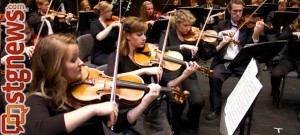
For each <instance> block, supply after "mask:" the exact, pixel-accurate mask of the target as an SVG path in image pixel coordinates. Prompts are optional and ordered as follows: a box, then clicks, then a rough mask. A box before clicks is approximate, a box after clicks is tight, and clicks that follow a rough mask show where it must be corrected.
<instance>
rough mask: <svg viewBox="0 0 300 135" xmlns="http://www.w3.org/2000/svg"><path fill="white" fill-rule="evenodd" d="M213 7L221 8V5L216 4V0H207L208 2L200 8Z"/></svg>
mask: <svg viewBox="0 0 300 135" xmlns="http://www.w3.org/2000/svg"><path fill="white" fill-rule="evenodd" d="M211 7H212V8H213V9H220V8H221V6H220V5H217V4H214V0H206V4H203V5H201V6H200V8H211Z"/></svg>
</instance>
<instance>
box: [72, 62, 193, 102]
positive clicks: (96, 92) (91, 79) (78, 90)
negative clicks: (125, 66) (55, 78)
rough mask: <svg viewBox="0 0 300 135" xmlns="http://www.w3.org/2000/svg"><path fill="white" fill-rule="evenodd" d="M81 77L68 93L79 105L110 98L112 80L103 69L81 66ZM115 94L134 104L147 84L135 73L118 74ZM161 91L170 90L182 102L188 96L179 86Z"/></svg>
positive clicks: (120, 98)
mask: <svg viewBox="0 0 300 135" xmlns="http://www.w3.org/2000/svg"><path fill="white" fill-rule="evenodd" d="M81 69H82V70H81V73H82V79H81V80H80V81H79V82H77V83H75V84H74V86H73V87H72V88H71V90H70V93H71V96H72V97H73V98H74V100H75V101H77V102H78V103H79V104H81V105H87V104H92V103H97V102H101V101H107V100H109V99H110V95H111V90H112V85H113V81H112V78H111V77H108V76H106V75H105V74H104V73H103V71H99V70H96V69H93V68H88V67H84V66H82V68H81ZM116 85H117V91H116V96H117V97H118V99H119V101H120V102H122V103H124V104H127V105H136V104H138V103H139V102H140V101H141V99H142V98H143V96H144V94H145V93H146V91H148V89H149V88H148V87H147V84H144V81H143V79H142V78H141V77H139V76H137V75H126V76H120V77H118V80H117V83H116ZM161 92H171V94H170V95H171V97H172V98H174V100H175V101H176V102H179V103H183V101H184V99H185V98H187V97H188V96H189V93H188V92H186V91H185V92H182V91H181V90H180V88H179V87H172V88H167V87H161Z"/></svg>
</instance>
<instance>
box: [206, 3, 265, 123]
mask: <svg viewBox="0 0 300 135" xmlns="http://www.w3.org/2000/svg"><path fill="white" fill-rule="evenodd" d="M243 5H244V2H243V1H242V0H231V1H230V3H229V5H228V9H227V10H228V12H229V13H230V15H231V18H230V19H227V20H223V21H220V22H219V24H218V26H217V27H216V30H217V31H218V32H219V33H218V34H219V36H223V40H222V41H221V42H220V43H219V44H216V50H217V52H216V53H214V54H212V56H214V59H213V61H212V64H211V69H213V70H214V74H213V75H211V76H209V86H210V96H209V100H210V112H208V113H207V114H206V115H205V118H206V119H207V120H212V119H215V118H216V117H217V116H218V115H219V114H220V112H221V106H222V105H221V103H222V100H221V99H222V98H221V89H222V85H223V82H224V81H225V80H227V79H228V78H229V77H230V76H231V75H232V74H235V75H236V76H238V77H241V76H242V74H243V72H244V70H245V68H246V67H235V68H231V69H228V68H227V66H228V64H229V63H230V62H231V61H232V60H233V59H234V58H235V56H236V55H237V54H238V53H239V51H240V50H241V49H243V47H244V46H245V45H246V44H248V43H253V42H255V43H256V42H258V41H259V36H260V32H261V31H262V30H263V29H264V23H263V22H262V21H258V22H257V23H256V26H255V28H254V31H252V30H250V29H245V28H241V29H238V28H237V25H238V23H239V20H240V18H241V17H242V14H243V7H244V6H243ZM231 39H234V40H239V41H240V43H234V42H230V41H231Z"/></svg>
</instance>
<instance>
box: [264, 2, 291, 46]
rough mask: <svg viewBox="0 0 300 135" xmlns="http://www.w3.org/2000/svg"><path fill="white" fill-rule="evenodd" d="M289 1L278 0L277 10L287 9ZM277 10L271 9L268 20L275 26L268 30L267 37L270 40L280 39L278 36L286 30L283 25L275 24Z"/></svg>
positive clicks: (267, 21) (269, 23) (267, 22)
mask: <svg viewBox="0 0 300 135" xmlns="http://www.w3.org/2000/svg"><path fill="white" fill-rule="evenodd" d="M286 6H287V1H286V0H279V1H278V10H277V11H286ZM275 12H276V11H271V12H270V13H269V14H268V16H267V20H266V24H268V25H270V26H272V27H273V29H270V30H267V31H266V38H267V40H268V41H276V40H278V37H279V36H280V33H281V32H282V31H283V30H284V28H283V27H281V26H273V22H274V19H276V18H274V14H275Z"/></svg>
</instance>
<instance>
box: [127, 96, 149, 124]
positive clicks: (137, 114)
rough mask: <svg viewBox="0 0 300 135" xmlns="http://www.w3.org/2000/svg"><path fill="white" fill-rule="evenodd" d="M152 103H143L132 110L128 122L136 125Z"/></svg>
mask: <svg viewBox="0 0 300 135" xmlns="http://www.w3.org/2000/svg"><path fill="white" fill-rule="evenodd" d="M149 104H150V103H147V102H143V101H142V102H141V103H140V104H139V105H137V106H136V107H134V108H133V109H131V110H130V111H129V112H128V113H127V120H128V122H129V123H130V124H132V123H134V122H135V121H136V120H137V119H138V118H139V117H140V116H141V114H142V113H143V112H144V111H145V110H146V108H147V107H148V106H149Z"/></svg>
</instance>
